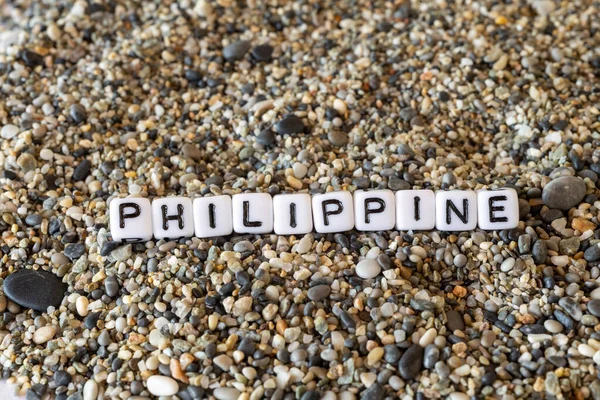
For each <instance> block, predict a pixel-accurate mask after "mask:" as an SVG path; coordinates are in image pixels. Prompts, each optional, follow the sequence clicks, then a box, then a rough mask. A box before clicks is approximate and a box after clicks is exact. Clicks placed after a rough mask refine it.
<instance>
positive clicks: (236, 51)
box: [223, 40, 250, 62]
mask: <svg viewBox="0 0 600 400" xmlns="http://www.w3.org/2000/svg"><path fill="white" fill-rule="evenodd" d="M248 50H250V42H249V41H248V40H239V41H237V42H233V43H231V44H230V45H228V46H226V47H225V48H223V58H225V59H226V60H227V61H230V62H231V61H237V60H240V59H241V58H242V57H244V54H246V52H248Z"/></svg>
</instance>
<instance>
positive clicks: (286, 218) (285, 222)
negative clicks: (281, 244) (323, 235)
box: [273, 193, 313, 235]
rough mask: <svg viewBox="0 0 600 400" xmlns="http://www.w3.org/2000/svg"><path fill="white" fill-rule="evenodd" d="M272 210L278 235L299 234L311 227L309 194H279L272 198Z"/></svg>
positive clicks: (306, 231) (310, 229)
mask: <svg viewBox="0 0 600 400" xmlns="http://www.w3.org/2000/svg"><path fill="white" fill-rule="evenodd" d="M273 211H274V214H275V222H274V227H275V233H276V234H278V235H301V234H304V233H309V232H311V231H312V229H313V221H312V206H311V199H310V195H309V194H306V193H297V194H279V195H277V196H275V197H274V198H273Z"/></svg>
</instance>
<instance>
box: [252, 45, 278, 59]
mask: <svg viewBox="0 0 600 400" xmlns="http://www.w3.org/2000/svg"><path fill="white" fill-rule="evenodd" d="M251 54H252V57H254V59H256V60H258V61H269V60H270V59H271V56H272V55H273V46H271V45H269V44H261V45H258V46H256V47H255V48H253V49H252V53H251Z"/></svg>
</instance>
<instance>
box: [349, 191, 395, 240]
mask: <svg viewBox="0 0 600 400" xmlns="http://www.w3.org/2000/svg"><path fill="white" fill-rule="evenodd" d="M354 216H355V218H354V225H355V227H356V229H358V230H359V231H387V230H390V229H394V224H395V222H396V210H395V201H394V193H393V192H392V191H391V190H387V189H385V190H369V191H362V190H361V191H357V192H354Z"/></svg>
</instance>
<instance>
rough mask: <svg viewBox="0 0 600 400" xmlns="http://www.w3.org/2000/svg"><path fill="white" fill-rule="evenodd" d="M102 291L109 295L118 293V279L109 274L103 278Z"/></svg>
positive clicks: (112, 295)
mask: <svg viewBox="0 0 600 400" xmlns="http://www.w3.org/2000/svg"><path fill="white" fill-rule="evenodd" d="M104 291H105V292H106V295H107V296H109V297H114V296H116V295H117V293H119V281H117V278H115V277H114V276H109V277H107V278H106V279H105V280H104Z"/></svg>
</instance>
